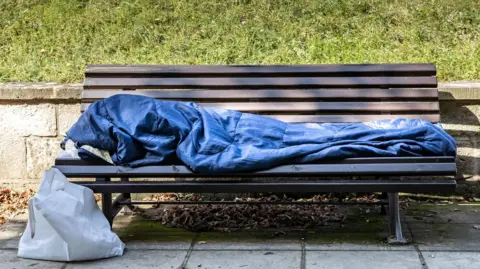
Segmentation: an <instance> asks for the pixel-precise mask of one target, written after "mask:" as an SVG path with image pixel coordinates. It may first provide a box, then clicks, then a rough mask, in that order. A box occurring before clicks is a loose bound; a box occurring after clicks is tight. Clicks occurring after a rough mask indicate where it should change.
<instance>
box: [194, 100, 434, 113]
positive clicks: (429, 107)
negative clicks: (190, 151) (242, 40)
mask: <svg viewBox="0 0 480 269" xmlns="http://www.w3.org/2000/svg"><path fill="white" fill-rule="evenodd" d="M201 105H202V106H203V107H213V108H224V109H232V110H238V111H257V112H287V111H293V112H306V111H315V112H316V111H349V112H352V111H395V112H400V111H405V112H407V111H425V112H436V111H438V110H439V106H438V102H264V103H261V102H258V103H257V102H239V103H230V102H225V103H202V104H201Z"/></svg>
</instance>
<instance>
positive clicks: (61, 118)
mask: <svg viewBox="0 0 480 269" xmlns="http://www.w3.org/2000/svg"><path fill="white" fill-rule="evenodd" d="M80 115H81V113H80V104H67V105H63V104H61V105H58V106H57V119H58V122H57V123H58V134H59V135H62V136H64V135H66V132H67V131H68V129H70V127H72V125H73V124H74V123H75V122H77V120H78V118H79V117H80Z"/></svg>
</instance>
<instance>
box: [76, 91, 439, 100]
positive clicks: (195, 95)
mask: <svg viewBox="0 0 480 269" xmlns="http://www.w3.org/2000/svg"><path fill="white" fill-rule="evenodd" d="M116 94H134V95H142V96H148V97H152V98H156V99H169V100H170V99H171V100H192V101H196V100H200V101H201V100H222V101H223V100H235V99H258V100H269V99H275V100H277V99H302V100H305V99H390V100H396V99H408V100H410V99H412V100H417V99H418V100H422V99H436V98H438V91H437V89H422V90H420V89H385V90H384V89H315V90H313V89H312V90H310V89H298V90H183V91H178V90H177V91H169V90H163V91H122V90H85V91H83V92H82V98H83V102H95V101H98V100H101V99H105V98H108V97H110V96H113V95H116Z"/></svg>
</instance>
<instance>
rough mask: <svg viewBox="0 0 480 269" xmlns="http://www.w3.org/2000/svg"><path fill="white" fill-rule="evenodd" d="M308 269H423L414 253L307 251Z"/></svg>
mask: <svg viewBox="0 0 480 269" xmlns="http://www.w3.org/2000/svg"><path fill="white" fill-rule="evenodd" d="M306 265H307V266H306V268H307V269H314V268H325V269H331V268H335V269H350V268H355V269H371V268H388V269H421V268H422V265H421V262H420V259H419V257H418V254H417V253H416V252H414V251H388V252H384V251H358V250H355V251H307V252H306Z"/></svg>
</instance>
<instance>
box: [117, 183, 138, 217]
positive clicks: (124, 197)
mask: <svg viewBox="0 0 480 269" xmlns="http://www.w3.org/2000/svg"><path fill="white" fill-rule="evenodd" d="M120 181H129V179H128V177H122V178H120ZM122 195H123V199H124V200H123V201H128V202H130V201H131V200H132V197H131V194H130V193H122ZM126 208H128V209H129V210H131V211H133V210H134V209H135V207H134V206H133V205H126Z"/></svg>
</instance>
